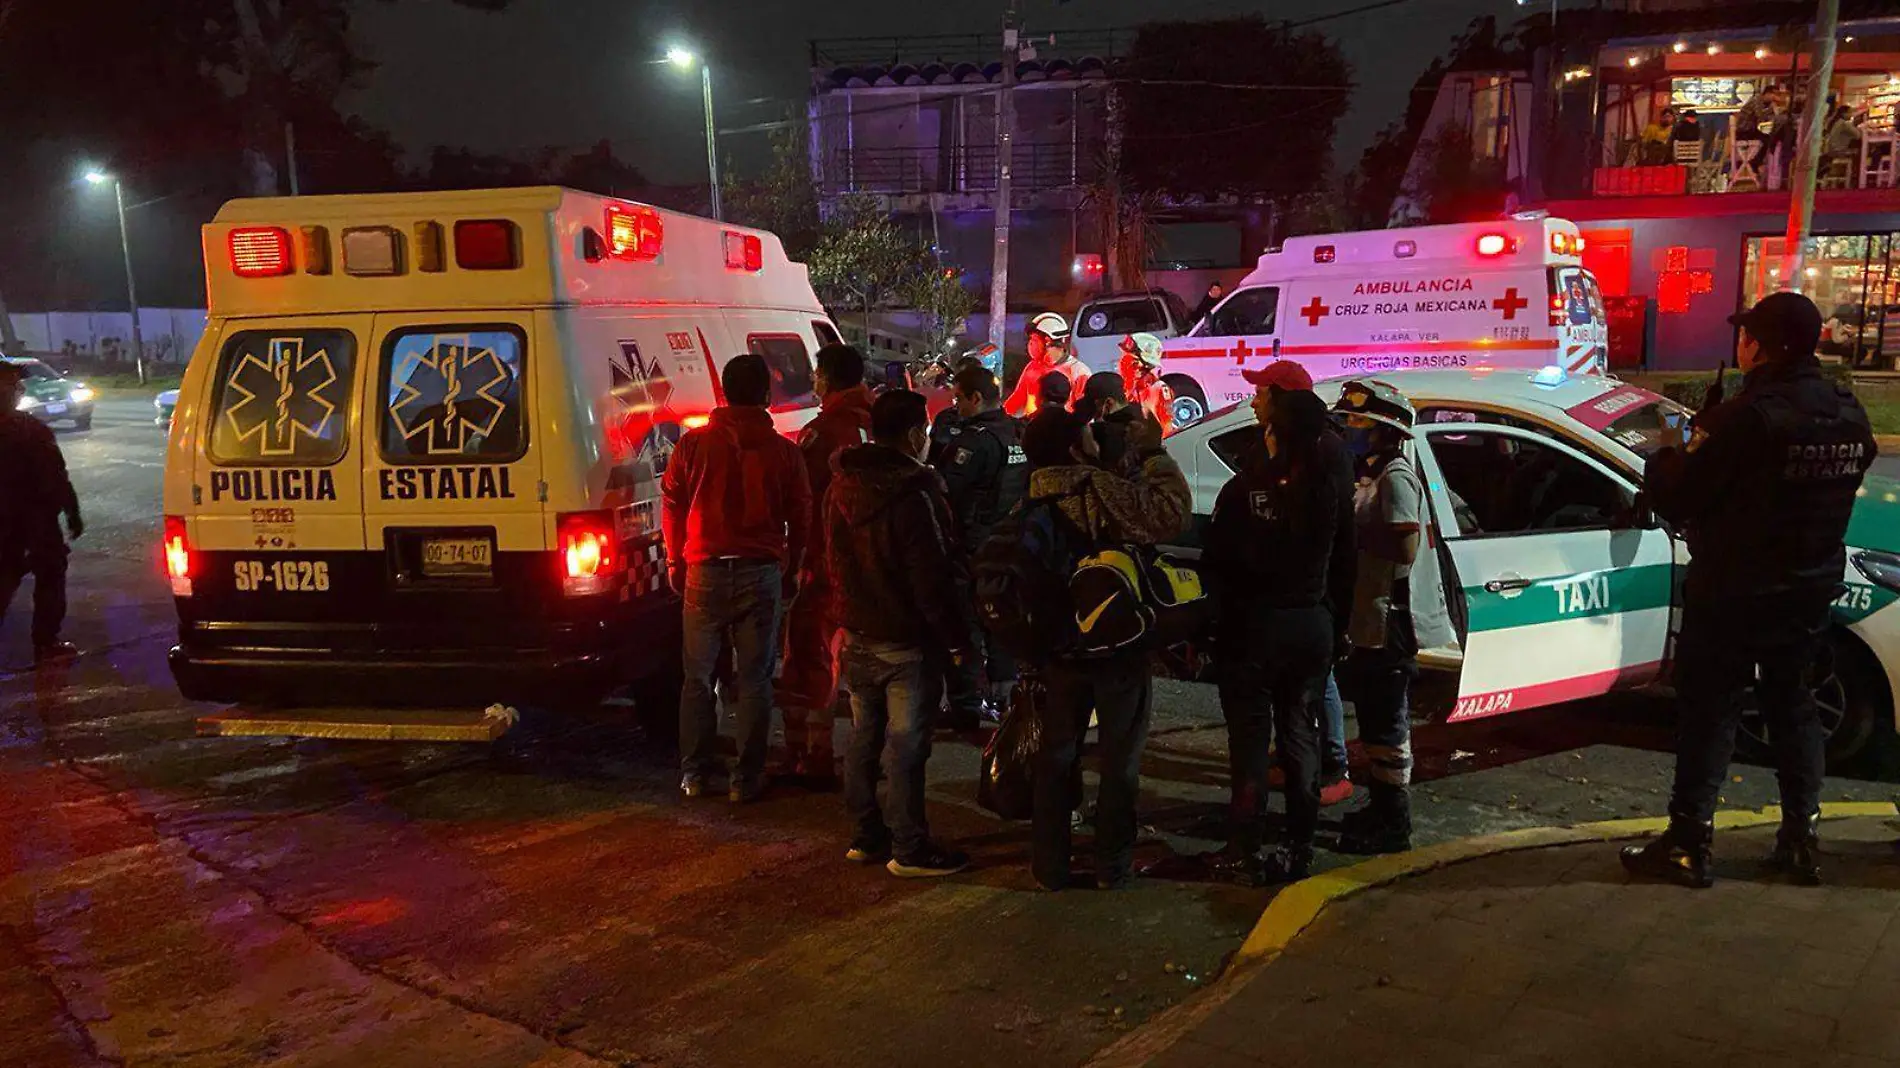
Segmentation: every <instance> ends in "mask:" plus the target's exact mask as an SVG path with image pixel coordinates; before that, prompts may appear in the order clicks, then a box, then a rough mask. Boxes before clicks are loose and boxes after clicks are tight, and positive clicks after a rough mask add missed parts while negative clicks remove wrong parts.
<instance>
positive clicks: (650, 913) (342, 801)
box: [0, 400, 1855, 1068]
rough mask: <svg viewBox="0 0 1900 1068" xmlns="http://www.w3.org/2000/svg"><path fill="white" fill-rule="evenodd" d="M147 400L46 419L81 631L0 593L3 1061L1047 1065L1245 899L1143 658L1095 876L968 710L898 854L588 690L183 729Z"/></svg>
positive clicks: (1523, 804)
mask: <svg viewBox="0 0 1900 1068" xmlns="http://www.w3.org/2000/svg"><path fill="white" fill-rule="evenodd" d="M149 412H150V409H149V407H148V406H147V405H146V403H145V402H138V401H118V400H113V401H107V402H105V403H102V404H101V405H100V408H99V410H98V414H97V416H96V418H95V422H94V426H93V429H92V430H91V431H90V432H88V433H62V434H61V443H62V446H63V448H64V450H65V453H66V456H67V459H68V463H69V466H70V467H71V469H72V471H73V476H74V479H75V482H76V484H77V485H78V487H79V490H80V495H81V498H82V500H83V502H84V507H85V510H86V514H87V517H88V524H89V529H88V531H87V533H86V535H85V537H84V538H82V539H81V540H80V541H79V543H78V544H77V546H76V547H75V556H74V560H73V582H72V589H73V612H72V618H71V623H70V626H69V636H70V637H71V638H72V639H73V640H75V641H77V642H78V643H79V644H80V645H81V646H82V648H83V649H84V655H82V656H81V657H80V658H79V660H78V661H76V662H75V663H74V664H73V665H72V666H71V667H70V668H69V669H66V670H63V671H53V672H39V673H35V672H31V671H25V670H21V669H19V668H18V667H17V666H18V665H22V664H24V663H25V662H26V661H27V659H28V650H27V647H26V641H25V636H24V634H23V633H22V631H23V630H24V628H23V626H21V623H22V622H23V619H22V616H21V612H20V609H22V608H24V605H18V606H16V607H15V610H14V612H13V613H11V614H9V616H8V619H7V622H8V626H7V627H5V628H4V630H0V664H12V665H16V667H15V668H14V669H13V670H11V671H0V1064H22V1065H34V1066H36V1068H37V1066H47V1068H56V1066H63V1065H104V1064H111V1065H118V1064H145V1063H161V1062H162V1063H177V1064H183V1065H190V1066H224V1065H231V1066H238V1065H246V1066H248V1065H257V1064H278V1063H285V1064H288V1063H295V1064H299V1065H328V1064H337V1065H350V1066H352V1068H354V1066H358V1065H365V1064H369V1065H378V1066H398V1068H402V1066H412V1065H413V1066H428V1068H434V1066H436V1065H439V1064H443V1063H453V1064H457V1065H458V1068H485V1066H489V1065H494V1066H498V1068H499V1066H503V1065H523V1064H533V1065H570V1064H571V1065H600V1064H633V1063H641V1064H650V1063H660V1064H680V1065H709V1066H710V1065H732V1064H744V1063H770V1064H774V1065H806V1064H810V1065H821V1064H823V1065H832V1064H847V1063H853V1064H855V1063H893V1062H903V1063H906V1064H909V1065H913V1066H916V1068H934V1066H938V1065H945V1066H947V1065H953V1064H956V1065H961V1064H971V1063H985V1064H994V1065H1047V1064H1078V1063H1081V1062H1082V1061H1084V1060H1085V1059H1086V1058H1087V1057H1088V1056H1089V1055H1090V1054H1091V1053H1092V1052H1093V1051H1095V1050H1097V1049H1099V1048H1100V1047H1102V1046H1103V1045H1105V1044H1107V1043H1108V1042H1110V1041H1112V1040H1113V1039H1115V1038H1116V1037H1117V1036H1118V1035H1119V1034H1120V1033H1121V1032H1122V1031H1125V1030H1127V1029H1128V1028H1130V1027H1132V1026H1135V1025H1136V1024H1138V1023H1139V1022H1140V1021H1142V1020H1144V1019H1146V1018H1147V1017H1149V1016H1151V1015H1152V1014H1154V1013H1155V1012H1157V1011H1160V1010H1162V1009H1164V1008H1166V1007H1167V1006H1169V1005H1171V1004H1174V1003H1176V1002H1178V1001H1179V1000H1181V999H1182V998H1184V997H1186V996H1188V995H1190V994H1191V993H1192V992H1193V991H1194V990H1196V989H1197V988H1199V987H1200V986H1201V985H1203V984H1204V983H1205V982H1206V981H1207V980H1208V979H1209V977H1211V976H1213V975H1214V974H1216V973H1217V972H1218V970H1219V968H1220V967H1221V964H1222V961H1223V960H1225V959H1226V957H1227V956H1228V954H1230V953H1231V952H1232V951H1233V950H1234V949H1235V948H1236V947H1237V946H1238V945H1239V943H1240V941H1241V939H1242V938H1244V936H1245V934H1246V932H1247V931H1248V929H1249V927H1250V925H1251V924H1252V922H1253V920H1254V918H1255V917H1256V916H1257V915H1258V912H1259V909H1260V908H1261V907H1262V905H1263V904H1264V903H1265V901H1266V900H1267V895H1266V893H1265V892H1262V891H1251V890H1243V889H1240V888H1237V887H1232V886H1227V885H1223V884H1218V883H1212V882H1208V881H1206V879H1205V876H1204V873H1202V872H1201V871H1200V870H1199V869H1198V868H1197V866H1196V865H1194V864H1193V863H1192V862H1190V861H1187V860H1185V859H1184V858H1185V857H1186V856H1187V855H1188V854H1191V853H1192V852H1194V851H1196V850H1199V849H1205V848H1209V847H1211V846H1213V845H1215V844H1217V843H1216V842H1215V841H1213V840H1212V839H1213V838H1214V837H1216V836H1218V834H1219V833H1220V832H1219V826H1220V819H1219V813H1220V801H1221V799H1222V798H1223V797H1224V784H1225V778H1226V759H1225V738H1224V733H1223V731H1222V730H1221V728H1220V725H1219V717H1218V709H1217V706H1216V704H1215V702H1214V700H1213V696H1212V694H1211V693H1210V692H1209V690H1208V688H1206V687H1203V686H1194V685H1189V684H1182V683H1172V682H1169V683H1163V684H1161V685H1160V686H1159V694H1158V699H1157V712H1156V719H1155V724H1154V728H1153V731H1152V735H1151V741H1150V745H1149V748H1148V752H1147V756H1146V759H1145V761H1144V765H1143V776H1144V779H1143V799H1142V818H1143V823H1144V828H1145V830H1144V835H1143V843H1142V845H1141V847H1140V858H1139V859H1140V861H1141V862H1142V863H1143V864H1144V865H1146V866H1147V867H1148V870H1149V871H1150V872H1151V874H1152V875H1154V876H1155V877H1152V878H1148V879H1143V880H1141V881H1139V883H1138V884H1137V886H1136V887H1135V888H1134V889H1132V890H1129V891H1126V892H1123V893H1117V894H1103V893H1096V892H1088V891H1078V892H1072V893H1065V894H1059V895H1051V894H1041V893H1037V892H1034V890H1033V889H1032V884H1031V881H1030V879H1029V876H1028V873H1027V871H1026V851H1027V842H1026V828H1024V827H1022V826H1021V825H1013V824H1005V823H1001V822H999V821H997V820H995V819H993V818H992V817H990V816H989V815H988V814H987V813H984V812H983V811H981V810H980V809H978V808H977V807H976V806H975V804H974V803H973V795H974V784H975V781H976V779H977V776H978V753H979V749H978V746H979V744H980V743H981V741H982V739H981V738H980V737H956V736H951V735H948V734H944V735H940V736H939V738H938V744H937V747H936V751H935V755H934V756H933V758H932V761H931V765H930V770H931V804H932V818H933V821H934V823H935V827H934V830H935V831H936V832H937V833H938V834H939V835H940V836H942V837H945V838H948V839H951V840H954V841H956V842H958V843H959V844H961V845H963V846H964V847H966V848H968V849H970V850H971V851H972V853H973V854H975V856H976V857H977V859H978V861H979V867H978V869H977V870H976V871H974V872H973V873H971V874H970V875H968V876H964V877H960V878H957V879H954V880H947V881H941V882H925V883H919V882H906V881H901V880H895V879H892V878H890V877H888V876H887V875H885V874H884V873H883V872H881V871H876V870H868V871H867V870H862V869H858V868H855V867H852V866H850V865H847V864H845V863H844V862H843V861H842V859H841V855H842V852H843V849H844V846H845V842H846V835H847V825H846V821H845V819H844V817H843V814H842V813H841V812H840V811H839V808H838V802H837V799H836V798H835V797H823V796H819V797H813V796H806V795H802V794H799V793H796V792H793V791H789V790H776V791H774V792H773V793H772V794H770V795H769V796H768V798H767V799H766V800H765V801H764V802H762V803H760V804H758V805H756V806H752V807H749V808H746V809H742V810H740V809H734V808H731V807H729V806H727V805H726V804H725V803H724V802H723V801H706V802H697V803H685V802H681V801H680V800H679V799H678V798H677V797H676V795H675V792H674V789H673V770H674V754H673V753H672V752H671V751H669V750H666V749H664V748H662V747H660V746H657V745H655V744H653V743H651V742H650V741H649V740H648V739H646V738H645V737H643V736H642V735H641V733H640V731H639V730H638V729H637V728H636V727H635V726H633V725H632V723H631V722H630V719H631V717H629V716H627V715H625V714H624V712H623V711H620V710H616V709H614V708H612V707H609V708H606V709H603V710H601V711H600V712H599V713H597V714H593V715H588V716H581V717H570V718H565V719H558V720H557V719H553V718H551V717H547V716H542V715H537V714H535V712H534V711H533V710H529V711H528V715H527V716H526V717H525V718H524V721H523V723H522V725H521V726H520V727H518V728H516V729H515V730H514V731H513V732H511V733H510V734H509V735H507V736H505V737H504V738H503V739H502V740H501V741H500V742H498V743H495V744H493V745H482V746H474V745H464V746H454V745H394V744H380V743H331V742H319V741H287V740H247V739H231V738H199V737H196V736H195V734H194V722H195V720H196V718H197V717H198V716H199V715H201V714H203V713H205V712H207V711H210V710H211V708H210V706H201V705H193V704H190V703H187V702H184V701H182V700H181V699H180V698H179V697H178V695H177V693H176V691H175V689H174V688H173V687H172V684H171V680H170V677H169V675H168V673H167V672H166V669H165V666H164V653H165V649H166V648H167V646H168V645H169V644H170V642H171V640H172V636H173V633H174V631H175V624H174V621H173V617H172V607H171V605H170V601H169V597H168V595H167V593H166V590H165V589H164V586H163V582H162V578H161V572H160V569H159V566H158V557H157V540H158V538H157V534H158V523H159V519H158V484H159V475H160V463H161V452H162V447H163V443H162V437H163V435H162V432H161V431H160V430H159V429H158V428H156V427H153V426H152V425H151V424H150V416H149ZM1667 733H1668V732H1667V729H1666V727H1665V726H1663V725H1662V723H1661V721H1660V720H1659V719H1658V717H1657V715H1656V708H1655V706H1654V703H1653V702H1646V701H1643V702H1632V701H1620V702H1598V703H1596V704H1593V705H1587V706H1577V707H1573V708H1568V709H1558V710H1548V711H1540V712H1531V713H1524V714H1520V715H1516V716H1507V717H1501V718H1499V719H1496V720H1491V721H1484V722H1481V723H1478V724H1474V725H1466V726H1461V727H1458V728H1448V727H1442V726H1438V727H1426V728H1423V729H1421V731H1420V732H1419V735H1418V738H1417V747H1418V751H1419V762H1420V774H1421V778H1423V779H1425V780H1426V781H1427V782H1426V785H1425V786H1424V787H1423V788H1422V789H1421V791H1420V798H1419V804H1418V819H1419V825H1420V837H1421V839H1424V840H1434V839H1442V838H1446V837H1452V836H1457V835H1463V834H1470V833H1476V832H1479V831H1487V830H1495V829H1499V828H1501V827H1510V826H1522V825H1528V824H1535V823H1544V822H1570V821H1575V820H1580V819H1590V818H1609V817H1612V816H1619V815H1630V814H1634V813H1638V812H1647V813H1651V814H1653V813H1655V812H1658V811H1660V809H1661V806H1662V791H1663V788H1664V786H1665V785H1666V775H1667V772H1666V764H1667V761H1666V759H1664V758H1662V757H1661V756H1659V755H1657V754H1656V752H1655V750H1657V749H1659V748H1661V747H1664V746H1665V745H1666V742H1667ZM1606 743H1616V744H1606ZM1731 794H1732V795H1733V797H1732V798H1731V800H1732V801H1737V802H1743V803H1750V804H1760V803H1763V801H1764V800H1765V799H1766V798H1768V797H1771V796H1772V784H1771V783H1770V782H1769V781H1768V780H1767V778H1766V777H1765V776H1764V775H1761V774H1758V773H1753V772H1750V773H1745V774H1743V775H1741V776H1738V778H1737V783H1736V786H1735V787H1734V789H1733V790H1732V791H1731ZM1846 796H1855V794H1853V793H1852V791H1851V790H1850V791H1849V792H1848V793H1847V794H1846ZM1338 862H1339V861H1338V858H1332V857H1328V858H1326V860H1325V863H1327V864H1334V863H1338Z"/></svg>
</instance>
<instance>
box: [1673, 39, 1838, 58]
mask: <svg viewBox="0 0 1900 1068" xmlns="http://www.w3.org/2000/svg"><path fill="white" fill-rule="evenodd" d="M1848 40H1850V41H1851V40H1853V38H1851V37H1850V38H1848ZM1669 49H1670V51H1672V52H1674V53H1675V54H1677V55H1681V54H1683V53H1684V52H1687V51H1688V50H1689V42H1687V41H1677V42H1676V43H1675V44H1672V45H1670V46H1669Z"/></svg>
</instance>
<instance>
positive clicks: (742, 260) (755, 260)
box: [725, 230, 765, 271]
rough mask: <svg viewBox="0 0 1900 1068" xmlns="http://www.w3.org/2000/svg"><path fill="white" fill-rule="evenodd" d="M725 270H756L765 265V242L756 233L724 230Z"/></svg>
mask: <svg viewBox="0 0 1900 1068" xmlns="http://www.w3.org/2000/svg"><path fill="white" fill-rule="evenodd" d="M725 242H726V270H728V271H757V270H762V269H763V268H764V267H765V242H763V241H760V240H759V238H758V235H757V234H742V233H740V232H738V231H737V230H727V231H726V232H725Z"/></svg>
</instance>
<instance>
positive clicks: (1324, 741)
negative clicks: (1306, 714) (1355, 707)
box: [1319, 671, 1346, 780]
mask: <svg viewBox="0 0 1900 1068" xmlns="http://www.w3.org/2000/svg"><path fill="white" fill-rule="evenodd" d="M1324 699H1325V702H1326V715H1325V716H1324V717H1323V718H1322V719H1321V720H1320V721H1319V727H1320V730H1319V735H1320V738H1319V740H1320V747H1319V749H1320V758H1319V761H1320V770H1321V772H1322V773H1323V777H1324V778H1326V779H1329V780H1330V779H1336V778H1338V777H1339V776H1341V775H1344V774H1345V773H1346V702H1344V701H1342V700H1340V699H1339V680H1338V679H1336V678H1334V677H1333V673H1332V672H1330V671H1329V672H1327V673H1326V694H1325V698H1324Z"/></svg>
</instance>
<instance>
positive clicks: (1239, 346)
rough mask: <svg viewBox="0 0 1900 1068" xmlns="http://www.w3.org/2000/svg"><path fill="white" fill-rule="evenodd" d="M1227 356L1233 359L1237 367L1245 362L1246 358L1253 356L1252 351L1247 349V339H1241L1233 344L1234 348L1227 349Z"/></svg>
mask: <svg viewBox="0 0 1900 1068" xmlns="http://www.w3.org/2000/svg"><path fill="white" fill-rule="evenodd" d="M1227 354H1228V355H1229V356H1232V357H1233V358H1234V364H1235V365H1236V366H1238V365H1240V364H1243V363H1246V362H1247V357H1249V356H1252V355H1253V349H1252V348H1250V347H1248V345H1247V339H1246V338H1244V337H1243V338H1241V339H1240V340H1239V341H1236V342H1234V347H1233V348H1232V349H1229V350H1228V352H1227Z"/></svg>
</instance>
